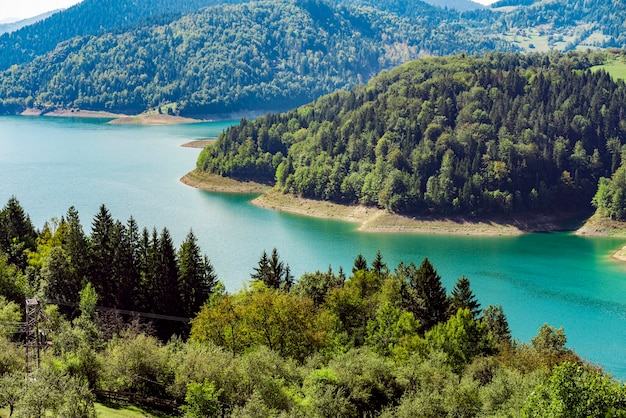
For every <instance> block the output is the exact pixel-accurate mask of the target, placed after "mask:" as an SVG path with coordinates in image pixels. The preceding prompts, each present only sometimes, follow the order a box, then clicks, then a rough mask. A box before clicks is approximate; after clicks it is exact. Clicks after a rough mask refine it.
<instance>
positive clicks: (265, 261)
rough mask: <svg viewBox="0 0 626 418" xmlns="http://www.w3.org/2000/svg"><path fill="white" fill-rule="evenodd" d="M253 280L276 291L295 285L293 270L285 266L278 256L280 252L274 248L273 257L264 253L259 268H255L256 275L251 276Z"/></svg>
mask: <svg viewBox="0 0 626 418" xmlns="http://www.w3.org/2000/svg"><path fill="white" fill-rule="evenodd" d="M250 277H252V279H253V280H260V281H262V282H263V283H265V285H266V286H267V287H270V288H274V289H281V288H283V289H286V290H289V288H290V287H291V286H292V284H293V276H292V275H291V269H290V268H289V265H285V263H284V262H282V261H281V260H280V257H279V256H278V250H277V249H276V248H274V249H273V250H272V255H271V256H270V257H268V256H267V253H266V252H265V251H263V254H262V255H261V258H260V259H259V264H258V267H255V268H254V273H252V274H251V275H250Z"/></svg>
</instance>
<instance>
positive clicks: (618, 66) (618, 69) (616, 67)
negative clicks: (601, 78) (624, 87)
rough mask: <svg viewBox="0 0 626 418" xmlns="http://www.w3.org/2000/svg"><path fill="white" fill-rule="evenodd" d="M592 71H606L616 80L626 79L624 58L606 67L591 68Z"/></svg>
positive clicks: (605, 65)
mask: <svg viewBox="0 0 626 418" xmlns="http://www.w3.org/2000/svg"><path fill="white" fill-rule="evenodd" d="M591 70H592V71H599V70H604V71H606V72H607V73H609V74H610V75H611V77H613V78H615V79H622V80H624V79H626V62H624V60H623V58H620V59H615V60H613V61H611V62H609V63H607V64H604V65H596V66H594V67H591Z"/></svg>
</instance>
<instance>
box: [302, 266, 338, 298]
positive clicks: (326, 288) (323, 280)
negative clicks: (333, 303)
mask: <svg viewBox="0 0 626 418" xmlns="http://www.w3.org/2000/svg"><path fill="white" fill-rule="evenodd" d="M345 280H346V278H345V277H344V276H343V275H342V274H338V275H335V274H334V273H333V271H332V269H331V268H330V267H329V269H328V271H327V272H326V273H322V272H321V271H316V272H315V273H304V274H303V275H302V276H300V278H299V279H298V281H297V283H296V284H295V285H294V286H293V288H292V292H293V293H295V294H297V295H300V296H304V297H308V298H310V299H311V300H313V303H314V304H315V306H321V305H323V304H324V302H325V301H326V297H327V296H328V294H329V293H330V292H331V291H332V290H333V289H339V288H341V287H342V286H343V285H344V283H345Z"/></svg>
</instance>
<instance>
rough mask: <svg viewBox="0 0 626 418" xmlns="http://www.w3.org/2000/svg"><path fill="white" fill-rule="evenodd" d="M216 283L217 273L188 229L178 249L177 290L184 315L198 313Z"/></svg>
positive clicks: (189, 315) (188, 315)
mask: <svg viewBox="0 0 626 418" xmlns="http://www.w3.org/2000/svg"><path fill="white" fill-rule="evenodd" d="M216 284H217V275H216V274H215V271H214V270H213V265H212V264H211V263H210V261H209V259H208V258H207V257H206V256H202V255H201V254H200V247H199V246H198V242H197V239H196V236H195V235H194V233H193V231H189V233H188V234H187V237H186V238H185V241H184V242H183V243H182V245H181V246H180V250H179V251H178V292H179V293H180V298H181V303H182V312H183V314H184V316H185V317H192V316H194V315H195V314H197V313H198V311H199V310H200V307H202V305H203V304H204V302H205V301H206V300H207V299H208V298H209V296H211V294H212V293H213V291H214V289H215V285H216Z"/></svg>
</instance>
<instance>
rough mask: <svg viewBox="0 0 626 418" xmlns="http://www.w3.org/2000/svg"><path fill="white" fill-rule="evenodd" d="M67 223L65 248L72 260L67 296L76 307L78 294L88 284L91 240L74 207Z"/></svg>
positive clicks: (66, 219) (68, 215)
mask: <svg viewBox="0 0 626 418" xmlns="http://www.w3.org/2000/svg"><path fill="white" fill-rule="evenodd" d="M65 222H66V223H67V232H66V235H65V241H64V243H63V247H64V249H65V252H66V253H67V255H68V257H69V259H70V260H71V264H70V271H69V277H68V278H67V282H68V285H69V289H67V293H68V295H67V296H68V298H69V299H70V300H71V303H72V304H74V305H75V304H77V303H78V298H79V296H78V293H79V292H80V290H81V289H82V288H83V287H84V286H85V284H86V283H87V277H88V275H89V271H90V265H91V253H90V247H89V239H88V238H87V236H86V235H85V232H84V231H83V227H82V225H81V223H80V217H79V216H78V211H77V210H76V208H75V207H74V206H71V207H70V208H69V209H68V210H67V214H66V218H65Z"/></svg>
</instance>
